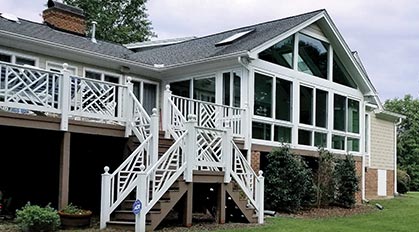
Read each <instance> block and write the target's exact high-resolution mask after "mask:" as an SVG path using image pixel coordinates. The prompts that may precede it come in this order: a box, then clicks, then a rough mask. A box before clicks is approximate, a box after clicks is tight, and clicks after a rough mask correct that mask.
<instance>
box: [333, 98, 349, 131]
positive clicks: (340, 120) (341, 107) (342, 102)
mask: <svg viewBox="0 0 419 232" xmlns="http://www.w3.org/2000/svg"><path fill="white" fill-rule="evenodd" d="M333 108H334V111H333V112H334V113H333V128H334V129H335V130H340V131H345V121H346V118H345V117H346V113H345V111H346V97H343V96H340V95H337V94H335V96H334V103H333Z"/></svg>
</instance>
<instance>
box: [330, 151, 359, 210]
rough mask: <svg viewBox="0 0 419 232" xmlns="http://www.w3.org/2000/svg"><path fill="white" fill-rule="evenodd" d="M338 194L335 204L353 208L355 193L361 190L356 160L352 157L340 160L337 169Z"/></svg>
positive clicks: (348, 156) (347, 156)
mask: <svg viewBox="0 0 419 232" xmlns="http://www.w3.org/2000/svg"><path fill="white" fill-rule="evenodd" d="M334 176H335V181H336V194H335V203H336V204H338V205H340V206H343V207H346V208H352V207H353V206H354V205H355V203H356V199H355V193H356V192H357V191H358V190H359V188H358V178H357V176H356V167H355V160H354V159H353V157H352V155H349V154H348V155H346V156H345V158H344V159H339V160H338V161H337V164H336V167H335V174H334Z"/></svg>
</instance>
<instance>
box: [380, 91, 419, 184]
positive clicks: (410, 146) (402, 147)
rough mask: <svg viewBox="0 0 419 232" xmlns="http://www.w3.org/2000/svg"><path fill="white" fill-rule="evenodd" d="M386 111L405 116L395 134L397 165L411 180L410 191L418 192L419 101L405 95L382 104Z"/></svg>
mask: <svg viewBox="0 0 419 232" xmlns="http://www.w3.org/2000/svg"><path fill="white" fill-rule="evenodd" d="M384 107H385V109H386V110H389V111H392V112H395V113H399V114H402V115H405V116H406V119H404V120H403V121H402V123H401V124H400V126H399V128H398V133H397V163H398V165H399V167H400V168H402V169H403V170H406V172H407V174H408V175H409V176H410V178H411V182H410V189H411V190H413V191H417V190H419V100H418V99H414V98H413V97H412V95H410V94H407V95H405V96H404V98H403V99H399V98H394V99H391V100H387V101H386V102H385V103H384Z"/></svg>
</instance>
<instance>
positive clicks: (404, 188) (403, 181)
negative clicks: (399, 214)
mask: <svg viewBox="0 0 419 232" xmlns="http://www.w3.org/2000/svg"><path fill="white" fill-rule="evenodd" d="M409 186H410V176H409V174H407V172H406V171H404V170H401V169H397V192H399V193H401V194H405V193H407V192H408V191H409V190H410V187H409Z"/></svg>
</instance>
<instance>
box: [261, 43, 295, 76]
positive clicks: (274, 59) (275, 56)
mask: <svg viewBox="0 0 419 232" xmlns="http://www.w3.org/2000/svg"><path fill="white" fill-rule="evenodd" d="M293 51H294V35H292V36H290V37H288V38H286V39H284V40H281V41H280V42H279V43H276V44H275V45H273V46H272V47H270V48H268V49H266V50H265V51H263V52H261V53H259V59H262V60H265V61H268V62H271V63H274V64H278V65H281V66H284V67H287V68H293V66H292V63H293V54H294V53H293Z"/></svg>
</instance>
